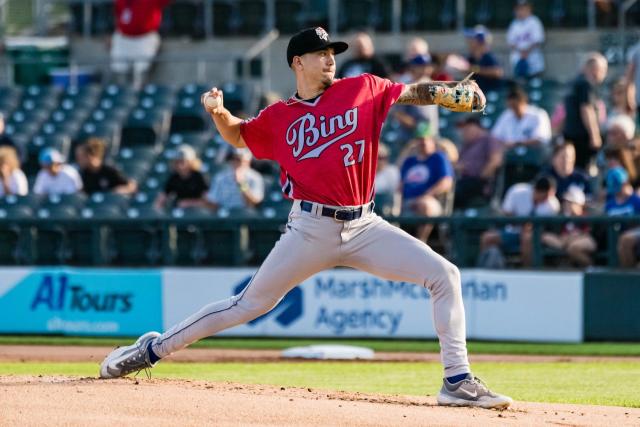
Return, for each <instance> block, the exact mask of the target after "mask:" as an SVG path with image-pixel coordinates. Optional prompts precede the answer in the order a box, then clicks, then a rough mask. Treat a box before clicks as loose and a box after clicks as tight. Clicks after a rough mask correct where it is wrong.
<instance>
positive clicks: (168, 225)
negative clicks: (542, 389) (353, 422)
mask: <svg viewBox="0 0 640 427" xmlns="http://www.w3.org/2000/svg"><path fill="white" fill-rule="evenodd" d="M386 219H387V220H389V221H390V222H391V223H395V224H399V225H401V226H417V225H422V224H446V225H448V226H449V228H448V230H449V231H448V233H449V236H448V238H449V239H451V241H455V248H454V252H452V253H451V254H448V255H449V256H450V257H451V258H452V260H453V261H454V262H456V264H458V265H459V266H460V267H467V266H471V265H473V262H472V261H469V256H468V255H469V254H470V252H469V242H467V240H468V238H469V237H470V236H473V237H474V238H477V237H478V236H479V233H480V231H482V230H484V229H490V228H492V227H496V226H504V225H506V224H514V225H515V224H525V223H529V224H532V227H533V238H532V245H533V247H532V255H533V267H542V266H543V262H542V261H543V247H542V243H541V235H542V231H543V228H544V227H546V226H552V227H554V226H555V227H557V226H560V225H563V224H564V223H566V221H567V218H564V217H504V216H487V217H469V216H464V215H454V216H450V217H434V218H426V217H417V216H398V217H386ZM570 220H571V221H572V222H575V223H579V224H584V223H589V224H592V225H594V226H606V232H605V236H604V240H603V241H601V242H599V243H600V245H599V246H600V247H602V246H606V247H607V260H608V262H607V264H608V266H609V267H616V266H617V252H616V241H617V238H618V236H619V234H620V229H621V227H622V226H638V225H640V215H637V216H630V217H609V216H603V215H600V216H593V217H580V218H573V217H572V218H571V219H570ZM285 222H286V218H285V217H276V218H264V217H248V216H245V217H228V218H218V217H213V216H212V217H211V218H209V217H194V218H189V217H179V218H176V217H172V216H168V215H160V216H158V217H152V218H150V217H147V218H144V217H138V218H125V217H118V218H109V219H99V218H83V217H79V218H73V219H55V218H47V219H46V220H43V219H38V218H0V230H15V229H18V230H22V231H23V232H24V233H25V234H27V235H28V236H30V237H28V238H27V239H28V240H29V242H30V243H29V245H30V252H33V248H34V246H33V242H32V241H31V240H30V239H32V238H33V231H34V230H38V229H41V228H42V229H47V230H51V229H61V230H63V231H65V230H66V232H69V231H74V230H75V231H78V230H84V231H90V232H91V235H92V236H93V237H91V238H92V239H93V240H92V245H93V247H95V248H100V242H99V241H97V240H96V239H100V238H101V236H102V234H101V232H102V231H103V230H105V229H107V230H109V229H113V230H117V229H118V228H120V227H123V226H126V227H127V229H129V228H131V227H133V228H138V229H149V228H152V229H153V230H155V232H157V233H159V235H161V236H162V237H161V245H160V246H161V247H162V248H163V250H164V257H163V259H164V260H165V262H167V263H171V262H172V261H171V260H173V259H174V258H175V242H174V241H173V240H172V239H175V236H176V230H177V229H190V228H192V227H196V228H198V227H200V228H201V229H206V230H220V231H228V232H231V234H230V236H231V237H230V240H229V241H226V242H225V243H226V244H228V245H229V247H230V249H231V250H232V252H233V253H235V254H236V255H237V258H236V259H234V263H235V264H241V263H243V262H245V261H246V260H245V261H243V260H242V259H241V258H242V254H241V251H240V250H239V249H238V248H240V247H241V246H242V244H241V240H242V235H243V233H244V232H243V231H242V230H247V231H251V230H254V231H257V230H262V231H273V232H280V231H281V227H282V225H283V224H284V223H285ZM36 234H37V233H36ZM274 243H275V241H274ZM96 250H98V249H96ZM94 255H95V256H94V264H96V265H101V264H103V263H104V259H105V258H106V257H105V256H104V254H102V253H98V252H96V253H95V254H94ZM472 255H473V254H472ZM473 259H475V257H473Z"/></svg>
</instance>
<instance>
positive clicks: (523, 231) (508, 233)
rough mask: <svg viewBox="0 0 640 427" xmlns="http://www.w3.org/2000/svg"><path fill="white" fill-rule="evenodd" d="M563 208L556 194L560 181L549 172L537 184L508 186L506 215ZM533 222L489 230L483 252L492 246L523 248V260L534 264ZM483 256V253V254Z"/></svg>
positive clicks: (545, 212) (511, 249)
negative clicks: (499, 229)
mask: <svg viewBox="0 0 640 427" xmlns="http://www.w3.org/2000/svg"><path fill="white" fill-rule="evenodd" d="M558 212H560V202H559V201H558V199H557V198H556V182H555V180H554V179H553V178H551V177H549V176H541V177H539V178H537V179H536V181H535V183H534V184H533V185H531V184H529V183H526V182H521V183H518V184H514V185H513V186H511V187H510V188H509V190H507V194H506V195H505V196H504V200H503V201H502V213H503V214H504V215H505V216H555V215H557V214H558ZM531 238H532V227H531V224H524V225H522V226H521V225H507V226H506V227H505V228H504V229H502V230H501V231H498V230H489V231H486V232H484V233H482V236H481V238H480V249H481V252H484V251H487V250H488V249H489V248H492V247H494V248H495V247H500V248H502V249H503V250H507V251H509V252H514V251H517V250H518V249H520V253H521V256H522V264H523V265H524V266H530V265H531V260H532V244H531V243H532V242H531ZM481 258H482V257H481Z"/></svg>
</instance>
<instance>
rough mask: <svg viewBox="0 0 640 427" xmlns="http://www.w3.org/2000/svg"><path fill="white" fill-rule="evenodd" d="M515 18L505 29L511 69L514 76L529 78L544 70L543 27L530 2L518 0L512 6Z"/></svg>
mask: <svg viewBox="0 0 640 427" xmlns="http://www.w3.org/2000/svg"><path fill="white" fill-rule="evenodd" d="M514 13H515V19H514V20H513V21H511V24H510V25H509V29H508V30H507V43H509V47H510V48H511V55H510V60H511V70H512V72H513V76H514V77H516V78H531V77H534V76H537V75H540V74H542V72H543V71H544V56H543V55H542V49H541V47H542V43H544V27H543V26H542V22H540V19H538V17H537V16H535V15H534V14H533V13H532V6H531V2H530V1H527V0H518V2H517V3H516V5H515V8H514Z"/></svg>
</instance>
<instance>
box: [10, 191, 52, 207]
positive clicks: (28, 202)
mask: <svg viewBox="0 0 640 427" xmlns="http://www.w3.org/2000/svg"><path fill="white" fill-rule="evenodd" d="M44 199H45V196H42V195H39V194H34V193H28V194H25V195H24V196H16V195H15V194H9V195H6V196H4V197H0V207H5V208H8V207H12V206H26V207H29V208H31V209H32V210H35V209H37V208H38V206H40V204H41V203H42V201H43V200H44Z"/></svg>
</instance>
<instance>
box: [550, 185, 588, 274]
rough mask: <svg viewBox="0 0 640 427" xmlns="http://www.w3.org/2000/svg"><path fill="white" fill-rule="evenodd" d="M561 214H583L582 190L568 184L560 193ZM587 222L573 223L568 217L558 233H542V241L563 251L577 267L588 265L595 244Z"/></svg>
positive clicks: (583, 196) (573, 215) (566, 215)
mask: <svg viewBox="0 0 640 427" xmlns="http://www.w3.org/2000/svg"><path fill="white" fill-rule="evenodd" d="M561 200H562V214H563V215H564V216H565V217H567V218H575V217H583V216H585V203H586V197H585V194H584V192H583V191H582V190H581V189H580V188H579V187H576V186H573V185H572V186H570V187H569V188H568V189H567V190H566V191H565V192H564V193H563V194H562V199H561ZM589 231H590V229H589V225H588V224H587V223H575V222H572V221H571V220H570V219H568V220H567V222H565V223H564V224H563V225H562V230H561V231H560V233H551V232H544V233H542V236H541V240H542V243H543V244H545V245H546V246H549V247H550V248H554V249H557V250H560V251H563V252H565V253H566V254H567V255H568V256H569V259H570V261H571V262H572V263H573V264H575V265H576V266H578V267H588V266H590V265H592V264H593V259H592V254H593V253H594V252H595V251H596V249H597V245H596V241H595V240H594V238H593V237H592V236H591V234H590V233H589Z"/></svg>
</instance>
